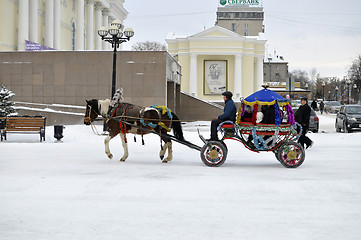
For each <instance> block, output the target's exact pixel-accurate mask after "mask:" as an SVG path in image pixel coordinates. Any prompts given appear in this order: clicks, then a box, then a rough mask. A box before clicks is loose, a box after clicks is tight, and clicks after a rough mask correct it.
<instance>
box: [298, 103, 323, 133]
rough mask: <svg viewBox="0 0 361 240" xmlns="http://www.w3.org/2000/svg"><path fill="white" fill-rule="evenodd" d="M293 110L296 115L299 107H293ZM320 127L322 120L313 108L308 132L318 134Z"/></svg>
mask: <svg viewBox="0 0 361 240" xmlns="http://www.w3.org/2000/svg"><path fill="white" fill-rule="evenodd" d="M292 110H293V112H294V113H296V111H297V110H298V107H293V108H292ZM319 127H320V120H319V119H318V117H317V114H316V112H315V111H314V110H313V109H312V108H311V115H310V125H309V127H308V131H311V132H314V133H317V132H318V130H319Z"/></svg>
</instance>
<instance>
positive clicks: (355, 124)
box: [335, 105, 361, 133]
mask: <svg viewBox="0 0 361 240" xmlns="http://www.w3.org/2000/svg"><path fill="white" fill-rule="evenodd" d="M335 128H336V132H341V129H342V130H343V131H344V132H345V133H349V132H352V130H355V129H361V105H344V106H342V107H341V109H340V111H339V112H338V113H337V116H336V122H335Z"/></svg>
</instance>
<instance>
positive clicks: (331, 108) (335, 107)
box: [325, 101, 342, 113]
mask: <svg viewBox="0 0 361 240" xmlns="http://www.w3.org/2000/svg"><path fill="white" fill-rule="evenodd" d="M341 106H342V105H341V103H340V102H337V101H327V102H325V111H326V112H330V113H338V112H339V111H340V109H341Z"/></svg>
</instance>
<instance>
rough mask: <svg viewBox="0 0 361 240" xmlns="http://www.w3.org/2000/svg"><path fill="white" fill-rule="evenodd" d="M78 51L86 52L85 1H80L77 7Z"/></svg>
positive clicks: (76, 47) (76, 45) (76, 46)
mask: <svg viewBox="0 0 361 240" xmlns="http://www.w3.org/2000/svg"><path fill="white" fill-rule="evenodd" d="M75 33H76V43H75V49H76V50H84V0H78V5H77V30H76V32H75Z"/></svg>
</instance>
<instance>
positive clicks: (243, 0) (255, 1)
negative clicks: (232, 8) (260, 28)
mask: <svg viewBox="0 0 361 240" xmlns="http://www.w3.org/2000/svg"><path fill="white" fill-rule="evenodd" d="M219 3H220V4H221V5H223V6H224V5H259V0H220V1H219Z"/></svg>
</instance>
